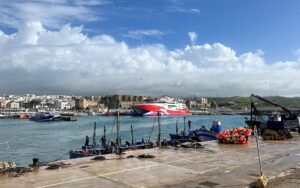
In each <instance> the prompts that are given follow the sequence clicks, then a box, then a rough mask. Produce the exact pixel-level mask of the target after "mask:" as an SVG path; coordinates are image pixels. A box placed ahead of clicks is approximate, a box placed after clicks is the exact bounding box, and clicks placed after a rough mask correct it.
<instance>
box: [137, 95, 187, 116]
mask: <svg viewBox="0 0 300 188" xmlns="http://www.w3.org/2000/svg"><path fill="white" fill-rule="evenodd" d="M131 108H132V110H133V111H134V113H135V114H136V115H143V116H157V112H158V111H160V114H161V115H162V116H168V115H175V116H180V115H181V116H186V115H192V113H191V112H190V111H189V109H188V107H187V106H186V105H185V104H183V103H181V102H173V101H167V100H164V99H161V100H160V101H152V102H147V103H142V104H136V105H133V106H131Z"/></svg>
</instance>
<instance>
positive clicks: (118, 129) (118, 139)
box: [116, 110, 120, 154]
mask: <svg viewBox="0 0 300 188" xmlns="http://www.w3.org/2000/svg"><path fill="white" fill-rule="evenodd" d="M119 116H120V111H119V110H118V111H117V143H116V144H117V154H120V121H119Z"/></svg>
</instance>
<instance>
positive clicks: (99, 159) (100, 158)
mask: <svg viewBox="0 0 300 188" xmlns="http://www.w3.org/2000/svg"><path fill="white" fill-rule="evenodd" d="M92 160H94V161H103V160H105V157H104V156H101V155H99V156H96V157H94V158H92Z"/></svg>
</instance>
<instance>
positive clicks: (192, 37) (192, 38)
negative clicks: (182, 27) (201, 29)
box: [188, 31, 197, 44]
mask: <svg viewBox="0 0 300 188" xmlns="http://www.w3.org/2000/svg"><path fill="white" fill-rule="evenodd" d="M188 34H189V37H190V40H191V43H192V44H195V43H196V41H197V33H195V32H192V31H190V32H189V33H188Z"/></svg>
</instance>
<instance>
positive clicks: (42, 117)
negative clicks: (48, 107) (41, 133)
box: [29, 112, 62, 122]
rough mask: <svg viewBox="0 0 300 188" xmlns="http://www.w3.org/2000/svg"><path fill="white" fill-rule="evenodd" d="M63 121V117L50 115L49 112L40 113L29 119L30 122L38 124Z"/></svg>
mask: <svg viewBox="0 0 300 188" xmlns="http://www.w3.org/2000/svg"><path fill="white" fill-rule="evenodd" d="M61 119H62V117H61V116H60V115H54V114H50V113H49V112H39V113H36V114H35V115H34V116H31V117H30V118H29V120H31V121H38V122H45V121H58V120H61Z"/></svg>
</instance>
